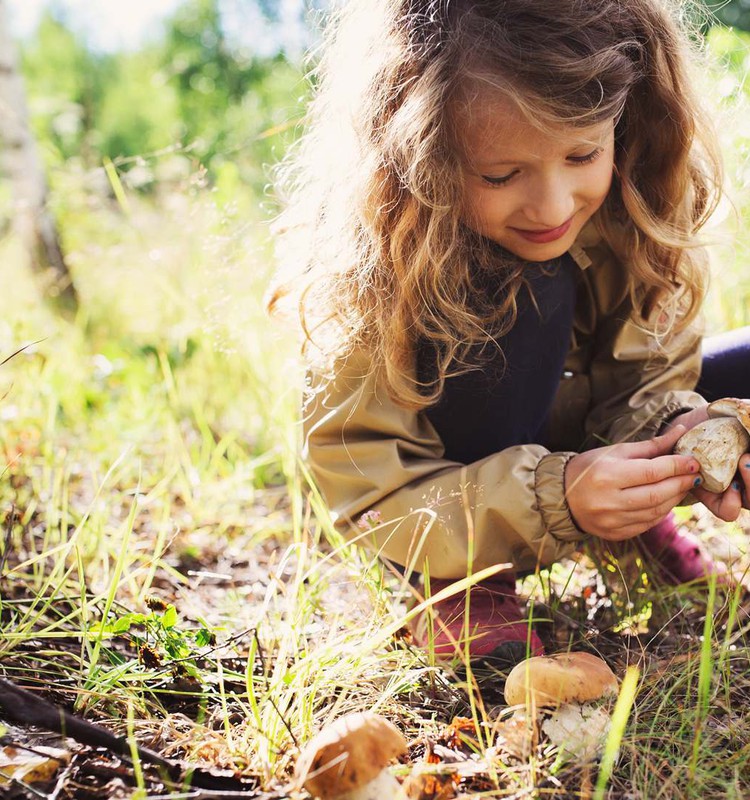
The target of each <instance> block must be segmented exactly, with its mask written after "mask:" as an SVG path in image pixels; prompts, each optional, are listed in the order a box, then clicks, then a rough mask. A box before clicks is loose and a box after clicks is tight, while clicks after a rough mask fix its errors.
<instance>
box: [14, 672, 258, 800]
mask: <svg viewBox="0 0 750 800" xmlns="http://www.w3.org/2000/svg"><path fill="white" fill-rule="evenodd" d="M0 711H2V714H3V716H4V717H5V718H6V719H9V720H12V721H13V722H16V723H18V724H20V725H37V726H38V727H40V728H45V729H47V730H50V731H55V732H56V733H60V734H62V735H63V736H69V737H70V738H71V739H75V740H76V741H77V742H80V743H81V744H87V745H90V746H92V747H104V748H106V749H107V750H109V751H110V752H112V753H116V754H117V755H120V756H125V757H126V758H130V757H131V755H132V750H131V745H130V742H129V741H128V739H127V738H126V737H124V736H119V737H118V736H115V735H114V734H111V733H110V732H109V731H107V730H105V729H104V728H102V727H100V726H99V725H94V724H93V723H91V722H88V721H87V720H84V719H80V718H79V717H76V716H74V715H73V714H70V713H69V712H67V711H65V710H64V709H62V708H60V707H58V706H56V705H55V704H54V703H50V702H49V701H47V700H43V699H42V698H41V697H37V696H36V695H35V694H33V693H32V692H29V691H27V690H26V689H22V688H20V687H19V686H16V685H15V684H13V683H11V682H10V681H8V680H5V679H3V678H0ZM135 750H136V752H137V753H138V757H139V758H140V759H142V760H143V761H147V762H149V763H151V764H155V765H156V766H157V767H160V768H161V769H163V770H164V771H165V772H166V774H167V775H168V776H169V778H170V779H171V780H172V781H174V782H175V783H182V782H184V781H189V782H190V784H192V785H194V786H197V787H199V788H202V789H214V790H217V791H221V796H223V797H229V796H230V795H229V794H228V793H229V792H233V796H235V797H253V798H257V797H258V794H257V793H256V792H252V793H249V792H248V790H250V787H249V786H248V785H247V783H244V782H243V781H242V779H241V778H236V777H235V776H233V775H231V776H230V775H216V774H214V773H212V772H209V771H208V770H204V769H197V768H196V769H194V768H193V767H191V766H189V765H186V764H182V763H180V762H176V761H171V760H168V759H166V758H163V757H162V756H160V755H159V754H158V753H156V752H154V751H153V750H150V749H149V748H147V747H142V746H140V745H135ZM243 790H244V791H243Z"/></svg>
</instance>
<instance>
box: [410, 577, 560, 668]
mask: <svg viewBox="0 0 750 800" xmlns="http://www.w3.org/2000/svg"><path fill="white" fill-rule="evenodd" d="M453 583H455V580H445V579H438V578H433V579H432V580H431V581H430V592H431V595H432V596H433V597H434V596H435V595H436V594H437V593H438V592H440V591H442V590H443V589H445V588H447V587H448V586H451V585H452V584H453ZM467 593H469V608H468V611H469V622H468V625H467V626H464V617H465V612H466V595H467ZM412 633H413V636H414V641H415V643H416V644H417V645H418V646H420V647H423V648H425V649H426V648H428V647H430V644H431V645H432V648H433V650H434V652H435V655H436V656H438V657H441V658H444V659H451V658H452V657H454V656H457V657H459V658H461V657H463V656H464V655H465V654H466V651H467V642H468V653H469V657H470V658H471V659H472V660H474V659H482V660H486V661H492V660H495V659H497V660H500V661H507V660H521V658H524V657H525V656H526V655H527V654H528V655H534V656H538V655H543V654H544V646H543V645H542V642H541V640H540V639H539V637H538V636H537V634H536V633H535V632H534V630H533V629H530V628H529V622H528V619H526V618H524V615H523V614H522V613H521V608H520V606H519V604H518V597H517V595H516V576H515V573H513V572H503V573H500V574H499V575H495V576H493V577H492V578H489V579H487V580H484V581H481V582H480V583H477V584H475V585H474V586H472V587H471V588H470V589H469V590H467V591H463V592H457V593H456V594H454V595H451V596H450V597H448V598H447V599H445V600H439V601H438V602H436V603H434V604H433V605H432V606H430V607H429V608H427V609H425V611H423V612H422V613H421V614H420V615H419V616H418V617H416V619H414V621H413V622H412Z"/></svg>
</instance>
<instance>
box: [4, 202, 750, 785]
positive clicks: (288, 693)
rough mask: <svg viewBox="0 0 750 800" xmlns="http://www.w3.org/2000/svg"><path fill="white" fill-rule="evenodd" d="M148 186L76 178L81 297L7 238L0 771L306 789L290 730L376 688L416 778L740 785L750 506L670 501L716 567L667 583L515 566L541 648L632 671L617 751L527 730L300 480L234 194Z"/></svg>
mask: <svg viewBox="0 0 750 800" xmlns="http://www.w3.org/2000/svg"><path fill="white" fill-rule="evenodd" d="M167 201H168V202H165V203H163V205H162V207H161V208H160V210H159V213H158V214H157V213H154V212H153V211H152V210H151V208H150V206H148V205H145V204H144V205H143V207H136V208H135V210H133V211H132V212H131V215H130V216H129V217H127V218H123V214H122V210H121V209H119V208H118V207H117V206H116V204H114V203H111V204H110V205H109V206H106V205H105V207H103V208H102V207H100V206H97V207H96V208H93V207H91V206H90V205H88V202H89V201H88V199H87V198H86V197H85V196H83V195H81V196H78V195H75V194H72V195H71V196H69V198H68V201H67V202H68V204H69V205H68V209H67V218H66V219H67V223H66V224H67V228H66V230H67V232H68V233H67V242H66V244H67V249H68V252H69V253H70V258H71V264H72V266H73V269H74V275H75V278H76V281H77V284H78V288H79V291H80V293H81V298H82V307H81V311H80V312H79V314H78V316H77V317H76V319H75V320H68V321H66V320H64V319H61V318H59V317H58V316H56V315H55V314H54V313H52V312H51V311H50V310H49V309H48V308H46V307H45V306H44V305H43V304H42V303H40V301H39V299H38V294H37V292H38V287H36V286H35V284H34V282H33V281H32V280H31V279H30V277H29V276H28V274H26V272H25V271H24V269H23V260H22V259H21V257H20V255H19V254H18V253H17V252H16V251H15V250H14V249H13V247H12V246H11V245H10V244H7V243H5V244H4V245H3V246H4V247H5V250H4V252H3V258H4V264H8V265H9V269H12V271H13V274H12V280H11V284H12V287H13V292H12V293H5V295H4V296H2V297H0V357H4V356H6V355H9V354H10V353H12V352H14V351H15V350H17V349H18V348H19V347H21V346H23V345H27V344H28V345H29V346H28V347H26V349H24V350H23V352H21V353H19V354H18V355H17V356H15V357H14V358H12V359H11V360H10V361H8V362H7V363H6V364H5V365H3V367H2V371H0V380H2V387H3V388H2V395H3V396H2V399H0V452H1V453H3V454H4V464H5V467H4V472H3V474H2V479H1V480H0V530H2V535H0V540H1V541H2V551H1V555H0V679H1V680H0V736H1V737H2V738H1V740H0V747H1V749H0V796H1V797H7V798H16V797H17V798H35V797H49V798H53V799H54V800H69V799H72V798H81V799H82V800H94V799H95V798H120V797H122V798H126V797H127V798H131V797H136V798H148V797H173V798H203V797H206V798H208V797H216V798H231V797H240V796H242V797H248V798H258V799H259V800H260V799H261V798H268V799H269V800H270V799H271V798H286V797H289V798H300V800H302V799H303V798H306V797H307V796H308V795H307V794H306V792H305V791H304V790H303V789H302V788H301V787H300V786H299V785H298V784H297V782H296V781H295V779H294V775H293V771H294V765H295V762H296V759H297V756H298V754H299V751H300V748H301V747H302V746H303V745H304V744H305V743H306V742H307V741H308V740H309V739H310V738H311V737H312V735H313V734H314V733H315V732H316V731H318V730H319V729H321V728H322V727H323V726H325V725H326V724H328V723H329V722H331V721H333V720H334V719H337V718H339V717H341V716H342V715H343V714H346V713H348V712H351V711H358V710H365V709H367V710H372V711H375V712H377V713H379V714H382V715H384V716H385V717H387V718H388V719H390V720H391V721H392V722H393V723H394V724H395V725H396V726H397V727H398V728H399V729H400V730H401V731H402V732H403V734H404V735H405V737H406V739H407V742H408V744H409V749H408V752H407V753H406V754H405V755H404V757H403V758H402V759H401V761H400V762H399V763H398V764H394V765H393V766H392V771H393V773H394V774H395V775H396V776H397V777H398V778H399V779H406V778H407V776H411V777H412V781H411V788H410V790H409V791H410V797H412V798H415V800H429V799H430V798H432V800H449V798H452V797H456V796H458V797H460V796H472V797H484V798H495V797H498V798H500V797H503V798H511V797H512V798H522V797H524V798H525V797H529V798H530V797H539V798H547V797H560V798H563V797H609V798H622V799H623V800H625V799H626V798H627V799H628V800H631V799H632V800H635V798H647V799H648V800H652V799H653V798H684V797H696V798H698V797H701V798H719V797H721V798H724V797H726V798H741V797H747V796H750V716H749V715H748V714H747V712H746V709H747V708H748V706H749V705H750V593H748V592H747V591H746V589H745V588H744V585H743V583H744V582H745V576H746V574H747V572H748V569H749V568H750V548H749V547H748V544H747V537H748V535H749V534H750V518H749V517H748V515H745V516H743V518H742V519H741V520H740V521H739V522H738V523H735V524H723V523H722V524H719V523H717V521H716V520H714V519H713V518H712V517H711V516H710V515H709V514H707V513H705V512H702V511H701V509H700V508H699V507H692V508H685V509H681V510H680V511H679V518H680V522H681V524H683V525H685V526H687V527H688V528H690V529H691V530H693V531H694V532H696V533H698V534H699V535H700V537H701V539H702V541H703V543H704V545H705V546H706V547H707V548H708V549H709V550H710V551H711V552H712V553H713V554H714V556H715V557H716V558H717V559H719V560H722V561H724V562H726V563H727V564H729V566H730V568H731V569H732V571H733V573H734V574H735V575H736V577H737V584H736V586H735V587H734V588H730V589H727V588H722V587H707V586H705V585H704V586H689V587H679V588H672V587H667V586H663V585H659V584H658V583H657V582H655V581H654V580H653V578H652V577H650V576H649V574H648V567H647V565H644V564H643V563H642V562H641V561H640V560H639V558H637V557H636V556H635V555H634V554H630V555H624V556H623V557H622V558H621V559H620V562H619V564H618V565H615V564H614V563H611V562H604V563H601V564H599V565H598V566H597V565H596V564H595V563H594V561H593V560H592V559H591V558H589V557H587V556H581V558H580V559H579V560H578V561H575V562H574V561H566V562H564V563H561V564H556V565H555V566H554V567H553V568H552V569H551V570H550V571H548V572H547V571H545V572H542V573H541V574H539V575H536V576H529V577H528V578H526V579H524V581H523V583H522V584H521V585H520V587H519V588H520V591H521V594H522V596H523V597H524V598H525V599H526V600H528V601H530V602H532V601H533V613H534V617H535V618H536V619H538V620H539V622H538V623H537V629H538V631H539V633H540V635H541V637H542V639H543V641H544V643H545V646H546V648H547V651H548V652H550V653H553V652H560V651H568V650H587V651H589V652H596V653H598V654H599V655H601V656H602V657H603V658H604V659H605V660H606V661H607V662H608V663H609V664H610V666H611V667H612V669H613V670H614V672H615V674H616V675H617V676H618V678H620V679H624V678H626V676H628V675H630V676H635V679H636V683H635V684H633V685H634V690H633V695H632V697H631V698H630V707H629V714H628V715H627V722H626V724H625V722H623V727H622V730H621V731H619V732H618V734H617V738H616V739H615V740H613V741H614V744H613V746H614V748H615V750H616V751H617V753H618V755H617V758H616V759H614V758H612V759H611V762H610V763H605V761H604V760H597V759H591V760H588V761H582V760H581V759H580V758H575V757H572V756H571V755H570V754H566V753H565V752H564V751H561V750H560V749H558V748H557V747H555V746H554V745H552V744H551V743H550V741H549V740H548V739H547V738H546V736H545V734H544V732H543V731H542V730H541V729H540V728H539V727H538V726H536V727H534V728H533V730H532V735H531V738H529V739H528V740H524V741H523V742H521V743H520V744H519V742H518V741H517V740H514V739H513V737H512V736H510V735H509V733H508V731H509V728H508V727H507V725H506V722H507V719H508V714H509V712H508V709H507V707H506V705H505V701H504V698H503V684H504V680H505V675H506V672H505V671H503V670H502V669H496V670H479V669H478V670H474V671H472V670H470V669H469V670H467V669H466V668H465V666H462V665H461V664H460V663H459V664H456V665H455V668H448V667H444V666H440V665H438V664H436V663H435V661H434V659H433V658H431V657H430V654H429V653H425V652H422V651H420V650H418V649H417V648H415V647H414V646H413V643H412V642H411V639H410V635H409V633H408V627H407V625H406V622H407V618H408V614H409V611H408V608H409V602H410V600H411V599H412V593H411V589H410V587H409V586H408V584H407V585H405V584H404V582H403V581H402V580H400V579H399V578H398V577H397V576H393V575H390V574H388V573H387V572H385V571H384V568H383V566H382V565H381V564H380V563H379V562H378V560H377V559H376V558H374V557H373V556H372V555H370V554H369V553H367V552H366V551H364V550H361V549H359V548H357V547H356V546H353V545H351V544H348V543H346V542H344V541H343V540H341V539H340V537H339V536H338V534H337V533H336V531H335V530H334V529H333V527H332V525H331V522H330V519H329V517H328V515H327V513H326V511H325V508H324V507H323V504H322V502H321V500H320V498H319V496H318V495H317V493H316V491H315V490H314V487H312V486H311V485H310V483H309V481H308V480H307V476H306V474H305V471H304V467H303V465H302V464H301V463H300V462H299V460H298V457H297V452H298V438H299V430H298V426H297V424H296V419H297V404H298V403H297V400H298V395H299V392H298V387H299V385H300V373H299V365H298V363H297V361H296V357H295V347H294V344H293V343H292V342H290V341H289V340H288V337H287V336H286V334H284V333H283V332H279V331H278V330H277V329H275V328H273V327H271V326H269V323H268V321H267V320H266V318H265V316H264V315H263V311H262V302H261V298H262V293H263V288H264V286H265V285H266V282H267V278H268V268H267V267H266V266H265V265H266V264H267V263H268V253H267V250H266V248H265V245H263V244H258V241H259V237H258V233H257V230H258V225H257V223H253V222H252V221H251V222H248V219H249V217H250V216H251V215H250V212H249V210H248V208H243V207H242V206H239V207H238V206H236V205H234V206H232V207H231V208H229V207H226V206H221V205H219V204H217V202H216V200H215V199H214V198H213V197H212V196H211V195H210V194H207V193H205V192H204V191H203V190H202V189H201V187H194V191H192V192H191V191H184V192H180V193H175V194H174V195H171V196H170V197H168V198H167ZM32 343H34V344H32ZM623 685H625V684H623ZM19 689H20V690H24V691H20V692H19ZM27 693H30V694H27ZM61 710H63V711H64V712H66V713H67V714H68V715H70V716H63V717H61V716H60V712H61ZM61 720H62V722H61ZM80 721H84V723H89V725H85V724H82V725H78V723H79V722H80ZM77 725H78V726H77ZM611 755H613V756H614V751H611Z"/></svg>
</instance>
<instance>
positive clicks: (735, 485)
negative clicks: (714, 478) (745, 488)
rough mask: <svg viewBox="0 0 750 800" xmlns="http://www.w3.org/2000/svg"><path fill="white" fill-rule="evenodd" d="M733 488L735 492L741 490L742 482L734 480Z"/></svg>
mask: <svg viewBox="0 0 750 800" xmlns="http://www.w3.org/2000/svg"><path fill="white" fill-rule="evenodd" d="M732 488H733V489H734V491H735V492H739V490H740V482H739V481H732Z"/></svg>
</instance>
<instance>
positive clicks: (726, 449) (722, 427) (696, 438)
mask: <svg viewBox="0 0 750 800" xmlns="http://www.w3.org/2000/svg"><path fill="white" fill-rule="evenodd" d="M717 402H719V401H717ZM711 405H713V403H712V404H711ZM719 408H721V406H719ZM714 413H716V412H715V411H714ZM709 414H711V406H709ZM748 447H750V433H748V431H747V430H745V427H744V426H743V425H742V424H741V422H740V421H739V419H738V418H736V417H729V416H721V417H719V416H712V417H711V419H708V420H706V422H702V423H700V424H699V425H696V426H695V427H694V428H691V429H690V430H689V431H688V432H687V433H685V434H683V435H682V436H681V437H680V438H679V440H678V441H677V444H676V445H675V447H674V452H675V453H677V454H678V455H683V456H693V457H694V458H695V459H696V460H697V461H698V463H699V464H700V465H701V471H700V474H701V478H702V479H703V487H704V488H705V489H708V491H709V492H724V491H726V489H727V487H728V486H729V484H730V483H731V482H732V479H733V478H734V476H735V473H736V472H737V467H738V466H739V462H740V458H741V457H742V456H743V455H744V453H746V452H747V450H748Z"/></svg>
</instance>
